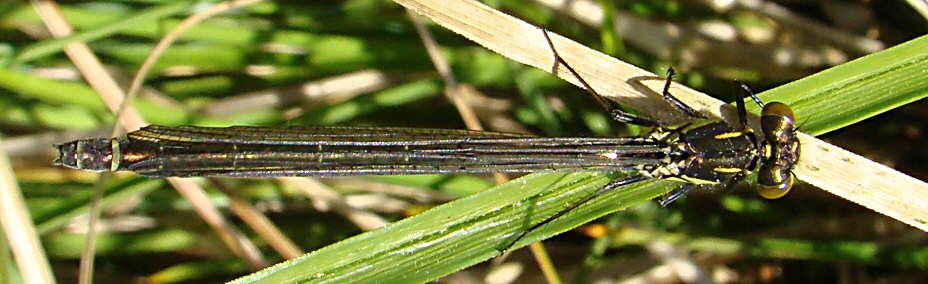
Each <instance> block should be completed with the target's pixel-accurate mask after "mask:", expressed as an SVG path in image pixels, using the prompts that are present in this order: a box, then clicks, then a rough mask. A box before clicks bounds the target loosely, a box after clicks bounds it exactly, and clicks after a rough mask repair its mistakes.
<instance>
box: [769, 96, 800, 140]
mask: <svg viewBox="0 0 928 284" xmlns="http://www.w3.org/2000/svg"><path fill="white" fill-rule="evenodd" d="M795 118H796V115H795V114H794V113H793V109H791V108H790V107H789V106H787V105H785V104H783V103H780V102H771V103H768V104H767V105H765V106H764V110H763V111H761V117H760V125H761V129H763V132H764V138H766V139H767V140H768V141H770V142H771V143H774V144H784V143H786V142H788V140H790V139H791V138H790V137H791V136H792V135H793V132H794V131H795V130H794V129H793V128H794V125H795Z"/></svg>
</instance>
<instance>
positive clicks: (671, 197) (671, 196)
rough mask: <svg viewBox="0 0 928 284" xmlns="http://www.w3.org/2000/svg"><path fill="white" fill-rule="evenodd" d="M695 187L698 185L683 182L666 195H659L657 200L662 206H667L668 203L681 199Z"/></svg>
mask: <svg viewBox="0 0 928 284" xmlns="http://www.w3.org/2000/svg"><path fill="white" fill-rule="evenodd" d="M694 187H696V185H695V184H692V183H686V184H683V185H681V186H680V187H678V188H676V189H674V190H672V191H670V192H668V193H667V194H665V195H664V196H661V197H659V198H658V199H657V202H658V203H660V205H661V206H662V207H664V206H667V205H668V204H670V203H673V202H674V201H676V200H677V199H680V197H683V196H684V195H686V193H687V192H689V191H690V190H691V189H693V188H694Z"/></svg>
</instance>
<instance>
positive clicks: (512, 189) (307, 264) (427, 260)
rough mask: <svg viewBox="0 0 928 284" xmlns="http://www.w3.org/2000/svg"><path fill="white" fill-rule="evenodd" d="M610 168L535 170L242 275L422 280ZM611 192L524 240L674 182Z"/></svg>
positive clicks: (571, 197) (461, 262)
mask: <svg viewBox="0 0 928 284" xmlns="http://www.w3.org/2000/svg"><path fill="white" fill-rule="evenodd" d="M608 180H609V179H608V178H607V177H606V176H605V175H602V174H595V173H576V174H533V175H528V176H525V177H522V178H519V179H516V180H513V181H511V182H508V183H506V184H503V185H500V186H497V187H495V188H492V189H489V190H486V191H483V192H480V193H477V194H474V195H471V196H468V197H465V198H462V199H459V200H456V201H454V202H451V203H448V204H445V205H442V206H439V207H436V208H433V209H431V210H428V211H426V212H424V213H422V214H419V215H416V216H413V217H410V218H408V219H405V220H403V221H399V222H397V223H394V224H391V225H389V226H387V227H385V228H383V229H380V230H376V231H372V232H368V233H365V234H361V235H359V236H355V237H353V238H350V239H348V240H345V241H342V242H339V243H337V244H334V245H331V246H328V247H326V248H323V249H320V250H318V251H316V252H313V253H310V254H307V255H304V256H302V257H299V258H296V259H293V260H289V261H287V262H284V263H281V264H278V265H275V266H272V267H270V268H268V269H265V270H263V271H261V272H258V273H255V274H253V275H250V276H247V277H245V278H242V279H239V280H237V281H236V282H237V283H292V282H319V283H362V282H364V283H369V282H378V283H395V282H406V283H418V282H425V281H429V280H433V279H436V278H438V277H441V276H444V275H446V274H449V273H451V272H454V271H457V270H460V269H462V268H464V267H468V266H471V265H474V264H476V263H479V262H481V261H484V260H487V259H489V258H491V257H495V256H498V255H499V254H500V251H499V250H500V249H503V248H505V247H506V246H507V245H508V244H509V243H510V242H511V241H512V239H513V238H514V237H515V236H516V235H518V234H520V233H521V232H522V231H523V230H524V229H525V228H528V227H530V226H531V225H532V224H535V223H537V222H539V221H542V220H543V219H545V218H547V217H548V216H551V215H553V214H555V213H556V212H558V211H560V210H561V209H563V208H564V207H566V206H568V205H569V204H570V203H572V202H575V201H576V200H579V199H582V198H583V197H585V196H587V195H588V194H590V193H592V192H593V191H596V190H598V189H600V188H601V187H602V186H603V185H604V184H605V183H606V182H607V181H608ZM645 184H647V182H645V183H642V184H640V185H632V186H628V187H624V188H622V189H621V190H616V191H613V192H610V193H607V194H606V195H604V196H603V198H599V199H597V200H594V201H593V202H590V203H589V204H587V205H586V206H583V207H581V208H579V209H577V210H575V211H571V212H570V213H569V214H567V216H568V217H567V218H561V219H559V220H557V221H554V222H551V223H550V224H548V225H546V226H543V227H541V228H539V229H538V230H536V231H535V232H533V233H531V234H529V235H528V236H526V237H525V238H523V239H521V240H520V241H518V243H517V244H516V245H515V246H514V247H520V246H523V245H526V244H528V243H530V242H533V241H537V240H539V239H544V238H548V237H550V236H553V235H556V234H558V233H560V232H563V231H565V230H568V229H570V228H573V227H576V226H579V225H582V224H584V223H586V222H589V221H590V220H593V219H595V218H598V217H600V216H602V215H605V214H607V213H609V212H614V211H616V210H620V209H624V208H627V207H629V206H632V205H634V204H638V203H641V202H646V201H648V200H650V199H652V198H654V197H656V196H659V195H661V194H663V193H664V192H666V191H667V190H669V189H670V188H669V187H666V186H641V185H645Z"/></svg>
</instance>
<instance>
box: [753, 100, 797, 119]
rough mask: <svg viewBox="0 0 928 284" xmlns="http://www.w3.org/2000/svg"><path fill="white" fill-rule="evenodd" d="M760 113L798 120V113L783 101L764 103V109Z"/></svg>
mask: <svg viewBox="0 0 928 284" xmlns="http://www.w3.org/2000/svg"><path fill="white" fill-rule="evenodd" d="M760 114H761V115H763V116H767V115H772V116H785V117H787V118H789V120H791V121H795V120H796V114H795V113H793V109H792V108H790V107H789V106H788V105H786V104H784V103H781V102H770V103H767V104H766V105H764V110H762V111H761V113H760Z"/></svg>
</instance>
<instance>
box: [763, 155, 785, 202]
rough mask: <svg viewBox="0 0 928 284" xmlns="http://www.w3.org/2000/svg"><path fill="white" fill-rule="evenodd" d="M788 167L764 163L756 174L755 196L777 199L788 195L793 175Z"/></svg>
mask: <svg viewBox="0 0 928 284" xmlns="http://www.w3.org/2000/svg"><path fill="white" fill-rule="evenodd" d="M790 170H791V169H790V168H789V167H783V166H781V165H777V164H776V163H765V164H764V165H762V166H761V167H760V170H759V171H758V172H757V183H758V186H757V194H760V196H763V197H764V198H767V199H777V198H780V197H783V196H784V195H786V194H787V193H789V190H790V188H792V187H793V174H792V173H791V172H790Z"/></svg>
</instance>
